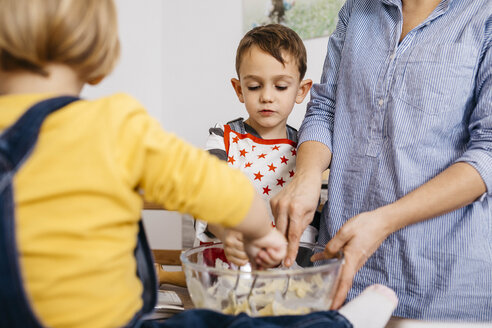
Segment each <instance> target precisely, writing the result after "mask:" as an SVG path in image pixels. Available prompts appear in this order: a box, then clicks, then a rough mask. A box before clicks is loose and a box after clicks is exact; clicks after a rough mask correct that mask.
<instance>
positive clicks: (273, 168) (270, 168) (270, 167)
mask: <svg viewBox="0 0 492 328" xmlns="http://www.w3.org/2000/svg"><path fill="white" fill-rule="evenodd" d="M267 166H268V171H273V172H275V169H276V168H277V167H276V166H274V165H273V163H272V164H270V165H267Z"/></svg>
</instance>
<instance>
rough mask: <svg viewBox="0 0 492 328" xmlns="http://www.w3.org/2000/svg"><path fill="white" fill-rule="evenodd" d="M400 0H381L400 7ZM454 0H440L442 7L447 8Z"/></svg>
mask: <svg viewBox="0 0 492 328" xmlns="http://www.w3.org/2000/svg"><path fill="white" fill-rule="evenodd" d="M401 1H402V0H381V2H382V3H384V4H387V5H395V6H398V7H400V6H401ZM453 1H454V0H441V4H440V5H442V6H444V9H447V7H448V6H449V5H450V4H451V2H453Z"/></svg>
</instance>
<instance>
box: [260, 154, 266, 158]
mask: <svg viewBox="0 0 492 328" xmlns="http://www.w3.org/2000/svg"><path fill="white" fill-rule="evenodd" d="M265 156H266V154H261V155H258V158H265Z"/></svg>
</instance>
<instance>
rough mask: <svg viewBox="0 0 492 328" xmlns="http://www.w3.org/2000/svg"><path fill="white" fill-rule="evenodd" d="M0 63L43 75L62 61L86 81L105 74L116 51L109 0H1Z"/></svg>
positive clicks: (113, 12)
mask: <svg viewBox="0 0 492 328" xmlns="http://www.w3.org/2000/svg"><path fill="white" fill-rule="evenodd" d="M0 8H1V10H0V65H1V68H2V69H3V70H5V71H15V70H19V69H21V70H30V71H33V72H36V73H38V74H41V75H44V76H46V75H47V74H48V73H47V72H46V71H45V70H44V67H45V66H46V65H47V64H51V63H57V64H65V65H68V66H70V67H71V68H73V69H74V70H75V71H76V72H78V74H79V77H80V78H81V79H82V80H83V81H86V82H90V81H91V80H96V79H100V78H102V77H104V76H106V75H108V74H109V73H110V72H111V71H112V70H113V68H114V66H115V64H116V62H117V59H118V57H119V52H120V43H119V40H118V26H117V14H116V8H115V4H114V2H113V0H0Z"/></svg>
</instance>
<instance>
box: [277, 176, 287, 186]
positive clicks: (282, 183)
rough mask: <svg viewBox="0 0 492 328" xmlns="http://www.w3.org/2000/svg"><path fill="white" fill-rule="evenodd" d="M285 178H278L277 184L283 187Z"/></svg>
mask: <svg viewBox="0 0 492 328" xmlns="http://www.w3.org/2000/svg"><path fill="white" fill-rule="evenodd" d="M284 183H285V181H284V178H280V179H277V186H280V187H283V186H284Z"/></svg>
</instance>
